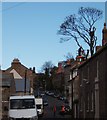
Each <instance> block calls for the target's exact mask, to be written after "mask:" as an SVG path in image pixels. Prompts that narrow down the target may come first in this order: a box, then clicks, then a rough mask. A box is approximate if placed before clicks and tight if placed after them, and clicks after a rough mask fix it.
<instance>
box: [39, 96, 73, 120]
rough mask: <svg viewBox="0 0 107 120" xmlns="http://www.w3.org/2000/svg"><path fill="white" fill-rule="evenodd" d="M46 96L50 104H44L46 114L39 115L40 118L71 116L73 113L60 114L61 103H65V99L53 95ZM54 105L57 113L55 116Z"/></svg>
mask: <svg viewBox="0 0 107 120" xmlns="http://www.w3.org/2000/svg"><path fill="white" fill-rule="evenodd" d="M45 98H46V99H47V100H48V105H47V106H44V114H43V116H42V117H39V120H43V119H54V120H55V119H58V118H65V119H66V118H67V119H69V118H71V115H64V116H63V115H60V114H59V111H60V110H61V105H63V104H65V103H64V101H62V100H58V99H57V98H54V97H52V96H48V95H45ZM54 105H55V106H56V114H55V116H54V111H53V108H54Z"/></svg>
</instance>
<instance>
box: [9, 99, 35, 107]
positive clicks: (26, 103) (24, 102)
mask: <svg viewBox="0 0 107 120" xmlns="http://www.w3.org/2000/svg"><path fill="white" fill-rule="evenodd" d="M31 108H35V102H34V99H11V100H10V109H31Z"/></svg>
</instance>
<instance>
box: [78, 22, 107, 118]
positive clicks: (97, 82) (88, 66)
mask: <svg viewBox="0 0 107 120" xmlns="http://www.w3.org/2000/svg"><path fill="white" fill-rule="evenodd" d="M102 33H103V35H102V37H103V39H102V47H100V48H99V49H98V51H97V52H96V53H95V54H94V55H93V56H92V57H91V58H89V59H88V60H87V61H86V62H84V63H83V64H82V65H80V66H79V68H78V69H79V80H80V83H79V84H80V90H79V91H80V97H79V117H80V118H99V119H101V118H102V119H107V95H106V94H107V93H106V91H107V29H106V24H104V29H103V31H102Z"/></svg>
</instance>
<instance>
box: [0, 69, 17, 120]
mask: <svg viewBox="0 0 107 120" xmlns="http://www.w3.org/2000/svg"><path fill="white" fill-rule="evenodd" d="M0 82H1V84H0V89H1V92H2V94H1V97H2V101H1V102H2V119H4V118H7V116H8V105H9V97H10V95H12V94H14V93H15V91H16V89H15V82H14V78H13V74H10V73H6V72H5V71H2V70H0Z"/></svg>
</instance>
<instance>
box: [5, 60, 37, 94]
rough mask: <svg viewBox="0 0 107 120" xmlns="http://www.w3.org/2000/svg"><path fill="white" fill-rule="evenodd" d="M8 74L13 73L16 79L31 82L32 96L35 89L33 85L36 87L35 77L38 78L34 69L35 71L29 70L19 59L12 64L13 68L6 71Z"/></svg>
mask: <svg viewBox="0 0 107 120" xmlns="http://www.w3.org/2000/svg"><path fill="white" fill-rule="evenodd" d="M6 72H7V73H13V76H14V79H22V80H24V79H26V80H29V82H30V93H31V94H32V93H33V87H34V86H33V85H34V81H35V77H36V73H35V69H34V68H33V70H32V69H31V68H29V69H28V68H27V67H26V66H24V65H23V64H21V62H20V61H19V59H17V58H15V59H14V60H13V61H12V63H11V67H9V68H8V69H7V70H6Z"/></svg>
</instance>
